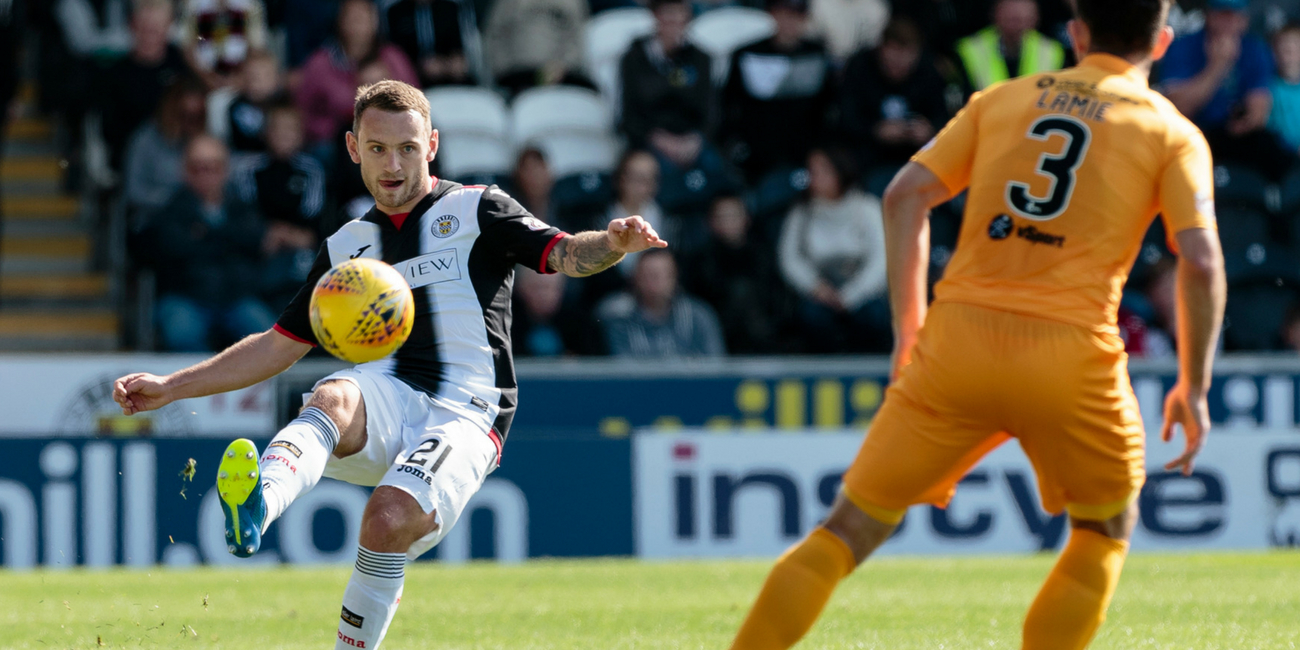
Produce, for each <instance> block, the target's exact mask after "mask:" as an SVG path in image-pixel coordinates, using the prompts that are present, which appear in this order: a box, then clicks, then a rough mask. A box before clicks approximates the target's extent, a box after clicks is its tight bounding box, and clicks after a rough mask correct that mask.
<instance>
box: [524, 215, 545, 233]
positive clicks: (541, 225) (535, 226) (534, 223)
mask: <svg viewBox="0 0 1300 650" xmlns="http://www.w3.org/2000/svg"><path fill="white" fill-rule="evenodd" d="M523 221H524V225H525V226H528V229H529V230H536V231H542V230H546V229H547V228H550V226H548V225H546V223H545V222H544V221H542V220H541V219H538V218H537V217H524V219H523Z"/></svg>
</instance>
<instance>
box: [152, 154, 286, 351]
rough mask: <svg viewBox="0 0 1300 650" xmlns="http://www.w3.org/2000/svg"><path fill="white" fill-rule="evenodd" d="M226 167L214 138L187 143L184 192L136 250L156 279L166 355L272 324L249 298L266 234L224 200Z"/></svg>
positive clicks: (244, 210) (237, 204)
mask: <svg viewBox="0 0 1300 650" xmlns="http://www.w3.org/2000/svg"><path fill="white" fill-rule="evenodd" d="M228 163H229V154H228V153H227V152H226V147H225V145H223V144H221V142H220V141H219V140H217V139H216V138H213V137H211V136H207V135H202V136H198V137H196V138H194V139H193V140H191V141H190V143H189V146H188V147H186V149H185V162H184V168H185V184H184V186H183V187H182V188H181V189H180V190H178V191H177V192H176V193H175V194H174V195H173V196H172V197H171V200H170V201H169V202H168V203H167V207H166V209H164V210H162V211H160V212H158V213H157V214H155V215H154V218H153V219H152V221H151V223H149V224H148V225H147V226H146V228H145V230H144V232H143V233H142V239H143V240H144V241H143V243H144V245H143V246H142V247H141V250H145V251H148V257H149V259H147V260H146V262H148V263H149V264H150V265H151V266H152V267H153V268H154V269H155V271H156V272H157V277H158V304H157V311H156V312H155V317H156V318H157V320H158V330H159V332H160V334H161V337H162V344H163V347H164V349H166V350H168V351H173V352H202V351H206V350H212V349H213V344H214V343H218V344H221V345H222V347H224V344H225V343H229V342H233V341H236V340H239V339H240V338H242V337H244V336H247V335H249V334H253V333H255V332H261V331H265V330H266V329H267V328H269V327H270V326H271V325H272V324H273V323H274V322H275V315H274V314H273V313H272V312H271V311H270V310H269V309H268V308H267V307H266V305H265V304H263V303H262V301H261V300H259V299H258V298H257V296H256V288H257V287H259V286H260V283H259V275H260V274H259V269H260V266H261V259H262V241H263V235H264V231H265V229H264V228H263V224H262V220H261V219H260V218H259V217H258V216H257V213H256V212H255V211H254V210H253V209H252V207H251V206H249V205H247V204H245V203H243V202H241V201H238V200H235V199H234V197H232V196H228V195H227V194H226V193H225V191H224V188H225V186H226V173H227V165H228ZM214 339H216V340H214Z"/></svg>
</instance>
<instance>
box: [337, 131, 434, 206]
mask: <svg viewBox="0 0 1300 650" xmlns="http://www.w3.org/2000/svg"><path fill="white" fill-rule="evenodd" d="M437 151H438V132H437V131H434V130H432V129H431V128H430V126H429V122H428V118H425V117H423V116H421V115H420V114H419V113H417V112H416V111H413V110H411V111H403V112H400V113H399V112H390V111H383V110H379V109H375V108H372V109H369V110H367V111H366V112H364V113H362V114H361V119H360V120H359V121H358V123H357V133H355V134H354V133H348V153H349V154H351V155H352V162H355V163H357V164H359V165H361V180H362V181H364V182H365V184H366V189H368V190H370V195H371V196H373V197H375V203H377V204H379V207H380V209H381V210H384V211H386V212H390V213H397V212H402V211H404V210H410V208H411V207H413V206H414V205H415V203H416V202H417V201H419V200H420V199H422V198H424V195H425V194H426V193H428V191H429V162H430V161H432V160H433V156H434V154H435V153H437Z"/></svg>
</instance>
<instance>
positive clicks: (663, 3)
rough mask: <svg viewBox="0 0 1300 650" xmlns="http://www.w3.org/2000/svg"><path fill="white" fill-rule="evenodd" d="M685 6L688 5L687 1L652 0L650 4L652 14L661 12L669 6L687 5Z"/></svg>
mask: <svg viewBox="0 0 1300 650" xmlns="http://www.w3.org/2000/svg"><path fill="white" fill-rule="evenodd" d="M685 4H687V3H686V0H650V2H649V3H648V5H649V9H650V11H652V12H655V11H659V10H660V9H662V8H664V7H667V6H668V5H685Z"/></svg>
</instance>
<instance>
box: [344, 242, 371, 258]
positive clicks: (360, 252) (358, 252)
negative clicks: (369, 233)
mask: <svg viewBox="0 0 1300 650" xmlns="http://www.w3.org/2000/svg"><path fill="white" fill-rule="evenodd" d="M370 247H371V244H366V245H365V246H362V247H361V248H358V249H357V252H355V253H353V254H351V255H349V256H348V259H350V260H355V259H357V258H358V257H361V254H362V253H364V252H366V249H367V248H370Z"/></svg>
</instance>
